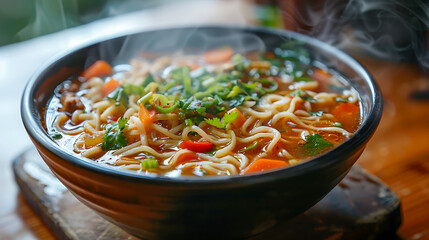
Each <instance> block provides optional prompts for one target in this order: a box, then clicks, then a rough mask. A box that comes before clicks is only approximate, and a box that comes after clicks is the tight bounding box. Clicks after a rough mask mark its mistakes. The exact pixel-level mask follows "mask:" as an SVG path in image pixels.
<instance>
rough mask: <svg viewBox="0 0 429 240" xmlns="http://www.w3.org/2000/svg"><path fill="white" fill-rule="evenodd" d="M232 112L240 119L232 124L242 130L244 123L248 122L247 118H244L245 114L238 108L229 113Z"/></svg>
mask: <svg viewBox="0 0 429 240" xmlns="http://www.w3.org/2000/svg"><path fill="white" fill-rule="evenodd" d="M232 112H237V113H238V117H237V118H236V119H235V120H234V122H232V123H231V124H232V125H233V126H234V127H236V128H240V127H241V126H243V124H244V122H246V118H245V117H244V116H243V114H242V113H241V112H240V110H238V109H237V108H233V109H231V110H229V111H228V113H232Z"/></svg>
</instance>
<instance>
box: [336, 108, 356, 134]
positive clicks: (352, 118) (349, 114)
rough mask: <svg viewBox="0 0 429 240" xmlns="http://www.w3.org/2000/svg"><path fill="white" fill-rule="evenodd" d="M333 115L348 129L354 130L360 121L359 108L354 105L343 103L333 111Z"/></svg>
mask: <svg viewBox="0 0 429 240" xmlns="http://www.w3.org/2000/svg"><path fill="white" fill-rule="evenodd" d="M332 115H334V116H335V118H337V120H338V121H339V122H340V123H342V124H343V125H344V126H345V127H346V128H349V129H350V128H351V129H353V128H354V127H355V126H357V124H358V121H359V107H358V106H356V105H355V104H353V103H341V104H340V105H338V106H337V107H336V108H335V109H334V110H333V111H332Z"/></svg>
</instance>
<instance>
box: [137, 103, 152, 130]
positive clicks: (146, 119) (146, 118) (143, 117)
mask: <svg viewBox="0 0 429 240" xmlns="http://www.w3.org/2000/svg"><path fill="white" fill-rule="evenodd" d="M155 117H156V111H155V110H154V109H152V110H150V111H149V110H147V109H146V107H144V106H143V105H140V110H139V118H140V121H141V122H142V124H143V126H144V127H145V129H146V131H148V127H149V125H150V124H152V123H153V122H155Z"/></svg>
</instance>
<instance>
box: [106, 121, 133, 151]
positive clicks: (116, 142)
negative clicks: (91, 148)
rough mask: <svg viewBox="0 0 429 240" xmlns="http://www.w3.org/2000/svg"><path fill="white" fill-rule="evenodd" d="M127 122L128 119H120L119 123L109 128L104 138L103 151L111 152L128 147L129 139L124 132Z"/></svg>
mask: <svg viewBox="0 0 429 240" xmlns="http://www.w3.org/2000/svg"><path fill="white" fill-rule="evenodd" d="M127 122H128V119H126V118H120V119H119V120H118V122H117V123H114V124H112V125H111V126H110V127H108V128H107V131H106V134H105V135H104V136H103V141H104V142H103V143H102V144H101V150H103V151H109V150H115V149H119V148H123V147H125V146H127V144H128V139H127V138H126V137H125V136H124V132H123V130H124V128H125V126H126V125H127Z"/></svg>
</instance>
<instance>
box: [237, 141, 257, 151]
mask: <svg viewBox="0 0 429 240" xmlns="http://www.w3.org/2000/svg"><path fill="white" fill-rule="evenodd" d="M258 145H259V142H254V143H253V144H252V145H250V146H248V147H245V148H243V149H240V150H238V152H239V153H242V152H245V151H249V150H251V149H254V148H255V147H257V146H258Z"/></svg>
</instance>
